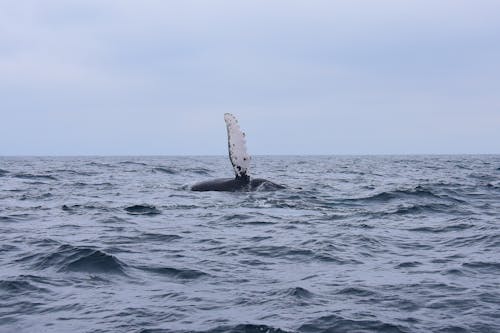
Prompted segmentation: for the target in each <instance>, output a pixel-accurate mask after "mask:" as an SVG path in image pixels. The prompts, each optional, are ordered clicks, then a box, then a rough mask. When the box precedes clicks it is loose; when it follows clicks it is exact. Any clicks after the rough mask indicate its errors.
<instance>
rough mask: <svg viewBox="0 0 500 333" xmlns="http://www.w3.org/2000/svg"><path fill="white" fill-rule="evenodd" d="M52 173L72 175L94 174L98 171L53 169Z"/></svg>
mask: <svg viewBox="0 0 500 333" xmlns="http://www.w3.org/2000/svg"><path fill="white" fill-rule="evenodd" d="M51 173H56V174H61V173H66V174H69V175H72V176H92V175H96V174H97V173H96V172H87V171H76V170H72V169H57V170H53V171H51Z"/></svg>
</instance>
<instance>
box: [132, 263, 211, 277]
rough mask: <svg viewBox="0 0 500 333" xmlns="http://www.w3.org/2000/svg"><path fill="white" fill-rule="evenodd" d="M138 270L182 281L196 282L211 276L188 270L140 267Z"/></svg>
mask: <svg viewBox="0 0 500 333" xmlns="http://www.w3.org/2000/svg"><path fill="white" fill-rule="evenodd" d="M136 268H138V269H140V270H143V271H146V272H150V273H154V274H159V275H164V276H168V277H172V278H176V279H181V280H194V279H198V278H200V277H204V276H209V274H207V273H205V272H202V271H198V270H196V269H188V268H173V267H150V266H138V267H136Z"/></svg>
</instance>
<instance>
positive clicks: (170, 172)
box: [152, 167, 179, 175]
mask: <svg viewBox="0 0 500 333" xmlns="http://www.w3.org/2000/svg"><path fill="white" fill-rule="evenodd" d="M152 171H153V172H161V173H166V174H168V175H175V174H178V173H179V172H178V171H176V170H174V169H172V168H166V167H156V168H153V169H152Z"/></svg>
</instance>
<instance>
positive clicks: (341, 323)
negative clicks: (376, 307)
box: [298, 315, 410, 333]
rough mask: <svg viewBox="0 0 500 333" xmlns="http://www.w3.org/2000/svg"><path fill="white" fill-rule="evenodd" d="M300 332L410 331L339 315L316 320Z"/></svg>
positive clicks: (380, 322) (375, 321) (383, 323)
mask: <svg viewBox="0 0 500 333" xmlns="http://www.w3.org/2000/svg"><path fill="white" fill-rule="evenodd" d="M298 330H299V331H300V332H318V333H327V332H391V333H407V332H410V330H409V329H408V328H406V327H404V326H401V325H396V324H392V323H387V322H383V321H380V320H374V319H358V320H356V319H348V318H344V317H341V316H338V315H329V316H324V317H320V318H318V319H314V320H312V321H310V322H309V323H306V324H303V325H301V326H300V327H299V329H298Z"/></svg>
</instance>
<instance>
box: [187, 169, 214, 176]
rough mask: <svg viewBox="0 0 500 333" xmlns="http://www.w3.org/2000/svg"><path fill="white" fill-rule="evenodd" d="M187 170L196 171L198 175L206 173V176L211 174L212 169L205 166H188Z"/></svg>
mask: <svg viewBox="0 0 500 333" xmlns="http://www.w3.org/2000/svg"><path fill="white" fill-rule="evenodd" d="M186 171H187V172H190V173H196V174H198V175H205V176H209V175H210V173H211V171H210V170H209V169H205V168H188V169H186Z"/></svg>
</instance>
